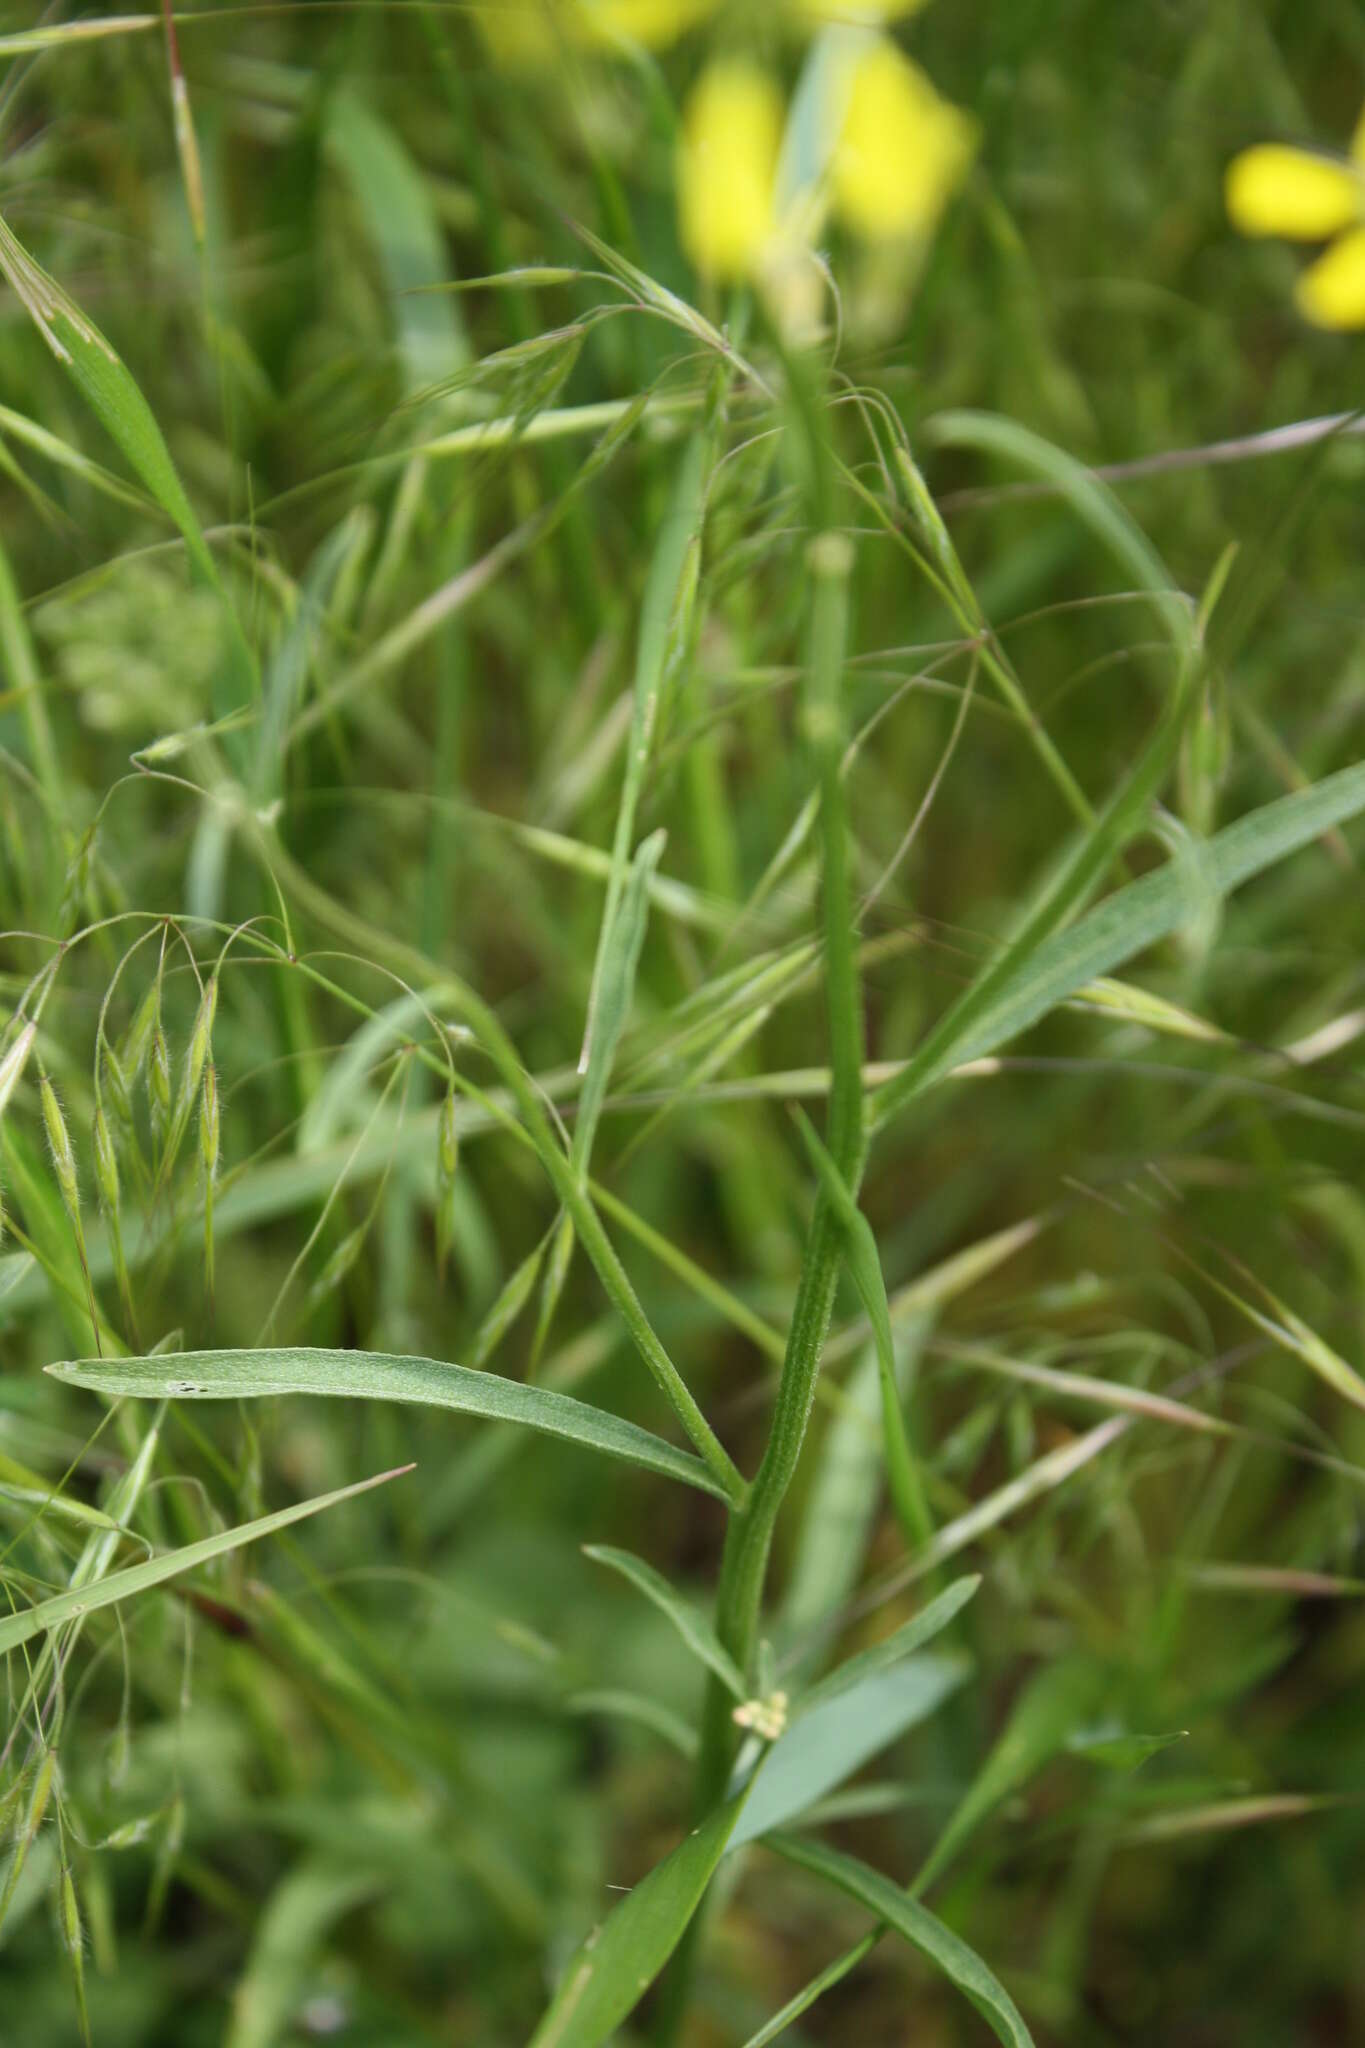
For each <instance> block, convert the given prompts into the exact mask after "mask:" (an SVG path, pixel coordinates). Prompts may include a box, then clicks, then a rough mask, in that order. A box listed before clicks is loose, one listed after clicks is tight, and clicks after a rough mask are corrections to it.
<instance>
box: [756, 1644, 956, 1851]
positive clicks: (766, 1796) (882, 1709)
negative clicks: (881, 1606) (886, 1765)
mask: <svg viewBox="0 0 1365 2048" xmlns="http://www.w3.org/2000/svg"><path fill="white" fill-rule="evenodd" d="M970 1669H971V1666H970V1664H969V1662H968V1660H967V1659H966V1657H962V1656H927V1657H908V1658H903V1659H902V1660H901V1661H900V1662H899V1663H898V1664H897V1665H896V1666H895V1667H894V1669H892V1670H889V1671H874V1672H873V1673H872V1674H871V1676H870V1677H867V1678H864V1679H862V1680H861V1681H860V1682H859V1683H858V1684H856V1685H853V1686H850V1687H849V1688H848V1689H847V1690H841V1691H840V1692H838V1693H835V1694H832V1695H830V1696H829V1697H827V1698H825V1699H822V1700H819V1701H817V1702H816V1704H815V1705H814V1706H812V1707H811V1708H810V1709H809V1710H808V1711H807V1712H805V1713H802V1714H799V1715H798V1716H796V1717H795V1718H794V1719H793V1721H792V1723H791V1726H790V1727H789V1728H788V1730H787V1732H786V1734H785V1735H783V1736H782V1737H781V1738H780V1739H779V1740H778V1741H777V1742H775V1743H774V1744H773V1746H772V1748H771V1749H770V1750H769V1752H768V1754H767V1756H766V1757H765V1759H764V1761H763V1764H762V1766H761V1768H760V1769H759V1770H758V1771H757V1772H756V1773H755V1776H754V1779H753V1781H752V1782H753V1791H752V1794H751V1796H750V1799H749V1802H748V1804H747V1806H746V1807H745V1809H744V1812H743V1814H742V1816H741V1817H740V1819H739V1822H738V1825H737V1826H736V1829H735V1833H734V1839H733V1842H732V1844H731V1846H732V1847H733V1848H736V1849H737V1848H739V1846H740V1845H741V1843H743V1842H752V1841H756V1840H757V1839H758V1837H759V1836H760V1835H766V1834H768V1833H770V1832H771V1830H772V1829H774V1828H780V1827H785V1825H786V1823H787V1822H788V1821H789V1820H791V1819H793V1818H794V1817H795V1816H796V1815H797V1814H799V1813H804V1812H805V1810H806V1808H807V1807H808V1806H814V1805H815V1803H816V1801H817V1800H819V1799H823V1798H824V1796H825V1794H826V1793H827V1792H832V1791H833V1789H834V1787H835V1786H836V1785H842V1784H843V1782H844V1780H845V1778H850V1777H852V1775H853V1773H854V1772H855V1771H857V1770H861V1769H862V1767H863V1765H864V1764H865V1763H866V1762H867V1761H868V1759H869V1758H870V1757H874V1756H876V1754H877V1752H878V1751H879V1750H882V1749H885V1748H886V1746H887V1744H888V1743H889V1742H894V1741H895V1740H896V1739H897V1737H898V1736H901V1735H903V1734H904V1733H905V1731H906V1729H907V1728H913V1727H914V1726H915V1725H916V1723H917V1722H920V1721H923V1720H925V1719H926V1718H927V1717H928V1716H929V1715H930V1714H932V1713H933V1712H934V1710H935V1709H936V1708H937V1707H939V1706H941V1705H942V1703H943V1701H944V1700H945V1699H947V1697H948V1695H949V1694H950V1693H952V1692H956V1690H957V1688H958V1687H959V1686H960V1685H961V1684H962V1682H963V1680H964V1679H965V1678H966V1676H967V1674H968V1672H969V1670H970Z"/></svg>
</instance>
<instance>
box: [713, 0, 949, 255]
mask: <svg viewBox="0 0 1365 2048" xmlns="http://www.w3.org/2000/svg"><path fill="white" fill-rule="evenodd" d="M803 4H804V0H803ZM832 79H833V84H832V86H831V88H830V90H829V94H828V122H829V134H828V139H827V143H826V149H825V155H824V172H823V175H822V176H820V177H819V178H818V179H817V180H816V182H814V183H811V184H809V185H808V186H807V187H806V188H805V189H804V190H802V191H800V192H790V193H788V194H787V195H786V204H785V206H784V209H783V217H782V218H781V219H779V218H778V210H777V198H776V194H777V183H778V165H779V159H780V158H781V155H782V133H783V108H782V99H781V95H780V93H779V91H778V88H777V86H776V85H775V84H774V82H773V80H772V79H771V78H770V77H769V76H768V74H767V73H766V72H764V71H761V70H759V69H757V68H756V67H755V66H754V65H752V64H747V63H743V62H739V61H719V62H717V63H714V64H712V65H711V66H710V67H709V68H708V69H707V70H706V71H705V72H703V74H702V77H701V79H700V81H699V82H698V84H697V86H696V88H695V90H694V91H693V93H692V97H691V98H690V99H689V101H688V103H687V106H686V108H685V110H684V114H683V144H682V149H681V152H680V156H679V163H678V206H679V216H680V224H681V233H682V241H683V246H684V248H685V249H686V251H687V253H688V255H689V256H690V257H691V259H692V261H693V263H694V264H695V265H696V267H697V269H698V270H700V271H702V272H703V273H704V274H706V275H707V276H710V277H715V278H721V279H727V280H733V279H736V278H741V277H749V276H753V275H754V274H755V273H757V272H758V271H759V270H760V269H763V268H769V267H771V264H772V263H773V262H775V261H776V260H777V259H778V258H779V257H780V256H781V254H782V253H783V249H784V246H785V253H786V255H787V256H788V257H790V256H791V254H792V248H793V246H794V245H799V244H800V243H801V242H803V241H804V240H806V239H807V237H808V236H809V235H811V234H814V233H815V232H818V229H819V224H820V220H821V218H822V217H823V213H824V211H825V208H826V207H827V205H828V204H830V203H831V202H832V204H833V207H834V210H835V212H836V213H837V214H838V216H839V217H840V219H841V220H842V221H843V222H844V223H845V225H846V226H847V227H849V228H851V229H852V231H853V232H854V233H855V234H857V235H861V236H862V237H863V238H864V239H865V240H867V241H871V242H882V243H884V242H889V241H898V242H912V241H916V240H920V239H922V238H924V237H925V236H927V235H928V234H930V233H931V232H932V230H933V228H934V226H935V224H936V222H937V220H938V217H939V215H940V214H941V213H942V211H943V208H944V206H945V205H946V204H947V202H948V200H949V199H950V198H951V196H952V193H953V191H954V190H955V188H956V187H957V186H958V185H959V184H960V183H961V181H962V178H963V176H964V175H965V173H966V171H967V168H968V166H969V164H970V163H971V159H972V154H973V151H974V149H975V147H976V129H975V126H974V124H973V123H972V122H971V121H970V120H969V119H968V117H967V116H966V115H965V114H963V113H960V112H959V111H958V109H957V108H956V107H953V106H950V105H949V104H948V102H947V101H946V100H943V99H940V97H939V95H938V93H937V92H936V91H935V90H934V87H933V86H932V85H931V83H930V81H929V80H928V78H926V76H925V75H924V73H923V72H922V71H921V70H920V69H919V68H918V66H917V65H914V64H912V63H911V62H910V60H909V58H908V57H905V56H902V54H901V52H900V51H899V50H898V49H897V48H896V45H895V44H894V43H893V42H891V41H890V40H889V39H888V38H887V37H885V36H867V37H860V38H857V39H855V43H854V45H853V47H852V48H851V49H850V52H849V55H848V59H847V62H846V63H845V64H843V65H841V66H840V67H839V68H838V70H837V72H836V73H834V74H832Z"/></svg>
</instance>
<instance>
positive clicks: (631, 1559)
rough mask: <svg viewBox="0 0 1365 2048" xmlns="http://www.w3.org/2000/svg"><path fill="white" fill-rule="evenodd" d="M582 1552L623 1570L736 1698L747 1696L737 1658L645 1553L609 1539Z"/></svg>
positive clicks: (625, 1576) (586, 1547) (612, 1568)
mask: <svg viewBox="0 0 1365 2048" xmlns="http://www.w3.org/2000/svg"><path fill="white" fill-rule="evenodd" d="M583 1555H584V1556H585V1557H590V1558H591V1559H592V1560H593V1562H594V1564H605V1565H608V1566H610V1568H611V1570H612V1571H614V1572H620V1574H621V1576H622V1577H623V1578H626V1579H629V1580H630V1583H631V1584H632V1586H635V1587H636V1588H637V1589H638V1590H639V1591H640V1592H641V1593H643V1594H644V1596H645V1598H646V1600H652V1601H653V1603H654V1605H655V1606H656V1607H657V1608H658V1609H659V1610H660V1612H661V1613H662V1614H665V1615H667V1617H668V1619H669V1620H670V1621H671V1622H672V1624H673V1626H674V1628H675V1629H676V1630H677V1631H678V1634H679V1635H680V1636H681V1637H682V1639H683V1641H684V1642H685V1643H686V1645H687V1647H688V1649H689V1650H691V1652H692V1654H693V1656H694V1657H699V1658H700V1659H701V1661H702V1663H703V1664H706V1665H709V1667H710V1668H711V1670H712V1671H714V1672H715V1674H716V1676H717V1678H718V1679H719V1680H720V1682H721V1684H722V1685H724V1686H725V1687H726V1688H727V1689H728V1690H729V1691H730V1692H732V1693H733V1694H734V1696H735V1698H736V1699H737V1700H742V1699H743V1698H744V1679H743V1677H742V1676H741V1674H740V1672H739V1669H738V1667H737V1666H736V1664H735V1661H734V1659H733V1658H732V1657H731V1656H729V1655H728V1653H727V1652H726V1651H725V1650H724V1649H722V1647H721V1645H720V1643H719V1642H718V1641H717V1640H716V1637H715V1635H714V1634H713V1632H712V1630H711V1629H710V1628H709V1627H708V1625H707V1624H706V1622H704V1621H703V1620H702V1619H701V1617H700V1616H699V1615H697V1614H695V1613H694V1612H693V1610H692V1609H691V1607H689V1606H688V1604H687V1602H686V1601H685V1600H684V1599H683V1597H682V1595H681V1594H680V1593H677V1592H675V1591H674V1589H673V1587H672V1586H670V1585H669V1583H668V1580H667V1579H666V1578H664V1576H663V1574H662V1573H661V1572H656V1571H655V1569H654V1567H653V1565H649V1564H646V1563H645V1561H644V1559H643V1558H642V1557H635V1556H633V1555H632V1553H631V1552H630V1551H629V1550H617V1549H615V1548H614V1547H613V1546H612V1545H611V1544H609V1543H585V1544H584V1546H583Z"/></svg>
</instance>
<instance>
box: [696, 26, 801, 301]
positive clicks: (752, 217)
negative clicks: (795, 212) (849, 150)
mask: <svg viewBox="0 0 1365 2048" xmlns="http://www.w3.org/2000/svg"><path fill="white" fill-rule="evenodd" d="M781 147H782V95H781V93H780V92H779V91H778V88H777V86H776V85H775V84H774V83H773V81H772V79H771V78H770V77H769V76H768V74H767V73H766V72H765V71H760V70H759V69H758V68H757V66H755V65H753V64H745V63H741V62H739V61H738V60H721V61H718V62H716V63H714V64H712V65H710V66H709V67H708V68H707V70H706V71H704V72H703V73H702V76H701V78H700V79H699V80H698V82H697V85H696V87H695V89H694V91H693V93H692V96H691V98H690V99H689V100H688V102H687V107H686V109H685V112H684V115H683V139H682V148H681V152H680V157H679V163H678V209H679V229H680V232H681V235H682V242H683V247H684V248H685V249H686V251H687V253H688V255H689V256H690V257H691V259H692V261H693V263H694V264H695V265H696V267H697V269H698V270H699V271H701V272H703V274H704V275H706V276H708V277H715V278H721V279H725V280H733V279H736V278H741V277H746V276H748V275H749V274H750V273H751V272H753V271H754V270H755V269H756V268H757V267H758V264H759V262H760V259H761V258H762V255H763V251H764V249H765V247H766V246H767V243H768V241H769V238H770V236H771V235H772V232H773V225H774V219H773V214H774V208H773V193H774V187H775V185H776V182H777V158H778V152H779V150H780V149H781Z"/></svg>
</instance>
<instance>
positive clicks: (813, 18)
mask: <svg viewBox="0 0 1365 2048" xmlns="http://www.w3.org/2000/svg"><path fill="white" fill-rule="evenodd" d="M788 4H789V5H790V7H791V9H792V12H793V13H794V14H798V15H804V17H805V19H806V20H807V21H810V22H825V21H848V22H852V23H853V24H854V26H855V27H861V28H880V27H881V25H882V23H883V22H887V21H899V20H901V19H902V18H903V17H904V16H905V15H907V14H918V13H919V11H920V9H921V7H927V6H928V4H929V0H788Z"/></svg>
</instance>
